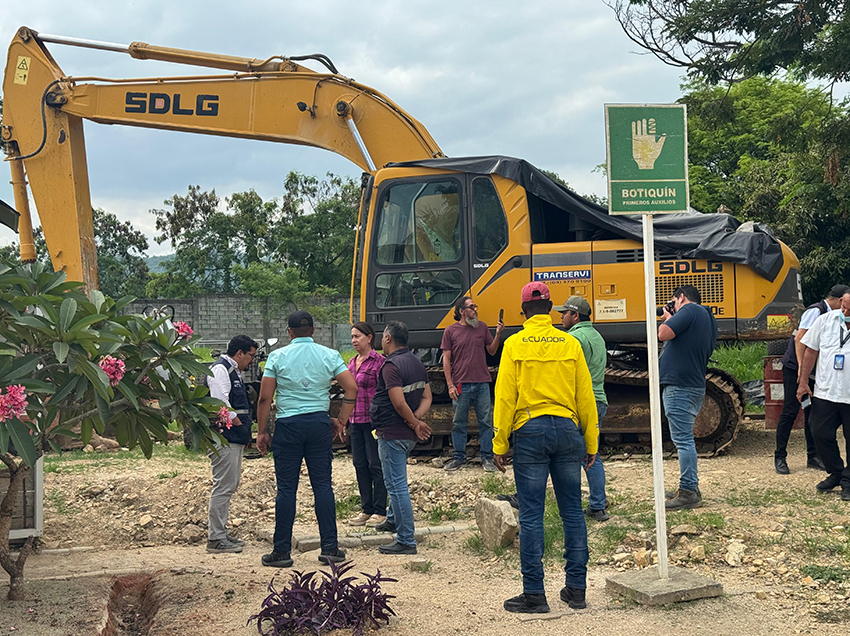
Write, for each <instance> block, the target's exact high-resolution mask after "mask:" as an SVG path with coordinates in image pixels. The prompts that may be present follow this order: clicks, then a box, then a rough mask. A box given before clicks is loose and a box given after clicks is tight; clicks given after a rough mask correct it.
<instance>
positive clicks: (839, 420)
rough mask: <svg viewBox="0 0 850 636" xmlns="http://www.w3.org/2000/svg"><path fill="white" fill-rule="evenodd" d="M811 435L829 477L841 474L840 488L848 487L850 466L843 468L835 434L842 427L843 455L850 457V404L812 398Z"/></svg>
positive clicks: (849, 484) (849, 485) (849, 483)
mask: <svg viewBox="0 0 850 636" xmlns="http://www.w3.org/2000/svg"><path fill="white" fill-rule="evenodd" d="M811 410H812V435H814V438H815V444H816V445H817V449H818V455H820V458H821V459H822V460H823V465H824V466H826V472H828V473H829V474H830V475H832V474H834V473H841V486H842V487H845V486H847V487H850V465H847V466H845V464H844V462H843V461H842V459H841V451H840V450H839V449H838V440H837V437H836V434H837V433H838V427H839V426H842V427H844V454H845V455H846V456H847V457H850V404H842V403H839V402H830V401H829V400H821V399H820V398H816V397H813V398H812V409H811Z"/></svg>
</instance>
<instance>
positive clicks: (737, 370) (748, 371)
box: [711, 342, 767, 382]
mask: <svg viewBox="0 0 850 636" xmlns="http://www.w3.org/2000/svg"><path fill="white" fill-rule="evenodd" d="M766 355H767V343H766V342H753V343H747V344H744V343H741V342H731V343H720V344H718V345H717V348H716V349H715V350H714V353H712V354H711V360H712V362H713V363H715V366H717V367H719V368H721V369H723V370H724V371H726V372H727V373H731V374H732V375H733V376H735V377H736V378H737V379H738V380H739V381H740V382H748V381H750V380H761V379H763V378H764V366H763V365H764V361H763V358H764V357H765V356H766Z"/></svg>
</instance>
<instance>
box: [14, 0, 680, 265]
mask: <svg viewBox="0 0 850 636" xmlns="http://www.w3.org/2000/svg"><path fill="white" fill-rule="evenodd" d="M19 26H28V27H30V28H32V29H35V30H36V31H40V32H42V33H49V34H54V35H66V36H73V37H78V38H87V39H93V40H102V41H107V42H117V43H122V44H129V43H130V42H132V41H144V42H149V43H151V44H158V45H162V46H170V47H177V48H187V49H195V50H201V51H209V52H215V53H226V54H231V55H240V56H245V57H256V58H263V59H264V58H266V57H269V56H271V55H274V54H282V55H301V54H306V53H317V52H318V53H324V54H325V55H328V56H329V57H330V58H331V59H332V60H333V62H334V63H335V64H336V66H337V68H338V69H339V72H340V73H342V74H343V75H346V76H348V77H353V78H354V79H356V80H357V81H358V82H362V83H364V84H366V85H368V86H371V87H373V88H375V89H377V90H378V91H380V92H382V93H384V94H386V95H388V96H389V97H390V98H391V99H393V100H394V101H395V102H396V103H398V104H399V105H401V107H402V108H404V109H406V110H407V111H408V112H410V113H411V114H412V115H413V116H414V117H416V118H417V119H418V120H419V121H420V122H422V123H423V124H424V125H425V126H426V127H427V128H428V130H429V131H430V133H431V135H432V136H433V137H434V139H435V140H436V141H437V143H438V144H439V145H440V147H441V148H442V150H443V151H444V152H445V153H446V154H447V155H449V156H469V155H486V154H503V155H511V156H515V157H521V158H523V159H527V160H528V161H530V162H531V163H533V164H535V165H536V166H538V167H540V168H545V169H548V170H554V171H555V172H557V173H558V174H560V175H561V176H562V177H563V178H564V179H565V180H567V181H568V182H569V183H570V184H571V185H572V186H573V188H575V189H576V190H577V191H579V192H582V193H587V192H595V193H599V194H604V192H605V189H606V187H605V179H604V177H603V176H602V175H601V174H600V173H596V174H594V173H593V172H592V171H593V169H594V167H595V166H596V165H597V164H600V163H602V162H604V161H605V145H604V144H605V135H604V129H603V104H604V103H606V102H615V103H631V102H634V103H665V102H671V101H674V100H675V99H677V98H678V97H679V95H680V90H679V84H680V72H679V70H678V69H674V68H670V67H668V66H665V65H664V64H662V63H661V62H660V61H658V60H657V59H656V58H654V57H652V56H648V55H637V54H636V53H635V52H636V48H637V47H636V46H635V45H633V44H632V43H631V42H630V41H629V40H628V39H627V38H626V36H625V35H624V34H623V32H622V30H621V29H620V27H619V25H618V24H617V21H616V20H615V18H614V14H613V12H612V11H611V10H610V9H609V8H608V7H607V6H605V5H604V4H603V3H602V1H601V0H536V1H535V2H516V1H515V0H512V1H507V0H489V1H487V2H483V1H478V0H467V1H465V2H458V1H454V2H443V1H440V0H432V1H430V2H423V1H421V0H404V1H394V0H383V1H378V0H368V1H365V2H359V3H353V2H350V1H337V0H311V1H309V2H287V1H286V0H283V1H281V0H276V1H275V2H268V1H266V0H253V1H252V2H247V3H241V2H238V3H237V2H219V1H217V0H205V1H203V2H199V1H197V0H182V1H180V2H174V1H173V0H172V1H169V2H164V1H161V0H149V1H146V2H141V1H140V2H124V1H122V0H114V1H112V2H109V1H106V0H100V1H96V0H75V1H74V2H71V3H69V2H65V1H63V2H60V1H58V0H29V1H27V2H12V1H6V2H0V42H2V43H4V44H3V46H6V44H5V43H6V42H11V40H12V38H13V36H14V34H15V31H16V30H17V28H18V27H19ZM48 47H49V49H50V51H51V52H52V54H53V56H54V58H55V59H56V60H57V62H58V63H59V65H60V66H61V67H62V69H63V70H64V71H65V73H67V74H69V75H72V76H73V75H78V76H82V75H98V76H105V77H114V78H118V77H127V78H130V77H150V76H152V75H162V76H169V75H181V74H185V73H186V69H187V67H182V66H177V65H173V64H166V63H161V62H150V61H142V60H134V59H132V58H131V57H129V55H126V54H120V53H109V52H103V51H89V50H85V49H79V48H75V47H68V46H61V45H57V44H50V45H48ZM317 70H318V69H317ZM206 72H207V71H206V70H205V69H201V70H198V69H195V70H193V71H192V73H195V74H197V73H206ZM210 72H215V71H213V70H212V69H210ZM85 134H86V147H87V153H88V165H89V178H90V184H91V195H92V203H93V205H94V206H95V207H102V208H104V209H106V210H108V211H111V212H114V213H115V214H117V215H118V216H119V218H121V219H122V220H129V221H132V222H133V224H134V225H135V226H136V227H137V228H139V229H140V230H142V231H144V232H145V233H146V234H147V235H148V236H149V237H150V236H152V235H153V233H154V218H153V215H151V214H150V213H149V210H150V209H151V208H155V207H163V200H164V199H166V198H168V197H170V196H171V195H173V194H175V193H177V194H185V192H186V190H187V187H188V185H189V184H197V185H200V186H201V187H202V188H204V189H211V188H215V190H216V193H217V194H219V195H220V196H227V195H229V194H231V193H233V192H237V191H242V190H247V189H249V188H254V189H255V190H256V191H257V192H258V193H259V194H260V196H262V197H263V198H264V199H266V198H272V197H276V196H278V195H279V194H280V192H281V188H282V182H283V177H284V175H285V174H286V173H287V172H289V171H290V170H298V171H300V172H304V173H307V174H316V175H323V174H325V173H326V172H328V171H330V172H334V173H337V174H346V175H350V176H353V177H357V176H359V173H360V171H359V169H358V168H357V167H356V166H354V165H353V164H351V163H349V162H348V161H347V160H345V159H343V158H341V157H338V156H337V155H335V154H333V153H330V152H327V151H324V150H318V149H313V148H303V147H298V146H289V145H286V144H272V143H268V142H259V141H249V140H239V139H227V138H219V137H207V136H203V135H191V134H187V133H175V132H167V131H157V130H151V129H144V128H130V127H121V126H103V125H99V124H94V123H87V124H86V128H85ZM0 170H3V171H6V173H5V175H8V167H7V166H6V165H5V164H4V165H3V166H2V167H0ZM5 175H0V199H3V200H4V201H6V202H8V203H10V204H12V203H13V196H12V191H11V186H10V185H9V184H8V178H7V176H5ZM13 240H16V236H15V235H14V234H13V233H12V232H11V231H10V230H8V229H7V228H5V227H0V242H2V243H9V242H11V241H13ZM170 251H171V249H170V246H169V245H168V244H163V245H157V244H156V243H153V242H151V249H150V253H151V254H162V253H167V252H170Z"/></svg>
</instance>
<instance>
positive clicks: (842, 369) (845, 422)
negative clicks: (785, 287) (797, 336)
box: [797, 293, 850, 501]
mask: <svg viewBox="0 0 850 636" xmlns="http://www.w3.org/2000/svg"><path fill="white" fill-rule="evenodd" d="M802 343H803V344H804V345H805V347H806V350H805V353H804V356H803V359H802V361H801V363H800V381H799V386H798V388H797V398H798V399H799V400H801V402H802V401H803V397H804V396H806V395H809V394H810V393H811V391H810V389H809V381H808V378H809V374H810V373H811V371H812V369H813V368H814V367H815V364H817V370H816V372H815V391H814V397H812V398H811V400H812V406H811V409H812V413H811V416H810V422H811V429H812V435H813V436H814V439H815V445H816V446H817V450H818V455H820V458H821V459H822V460H823V463H824V466H825V467H826V471H827V472H828V473H829V476H828V477H827V478H826V479H824V480H823V481H822V482H820V483H819V484H817V486H816V487H817V489H818V490H819V491H821V492H826V491H828V490H832V489H833V488H835V487H836V486H839V485H840V486H841V499H842V500H844V501H850V466H845V464H844V461H843V460H842V459H841V452H840V450H839V449H838V441H837V439H836V434H837V432H838V427H839V426H843V427H844V439H845V446H846V448H845V454H847V455H848V457H850V366H848V365H847V363H848V362H850V356H848V354H850V293H848V294H845V295H844V296H842V298H841V308H840V309H835V310H833V311H830V312H828V313H825V314H823V315H822V316H820V317H819V318H818V319H817V320H815V322H814V323H813V324H812V326H811V327H810V328H809V330H808V331H807V332H806V335H805V336H803V339H802ZM844 347H847V348H846V349H845V348H844ZM804 406H805V404H804Z"/></svg>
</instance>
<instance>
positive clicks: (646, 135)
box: [632, 119, 667, 170]
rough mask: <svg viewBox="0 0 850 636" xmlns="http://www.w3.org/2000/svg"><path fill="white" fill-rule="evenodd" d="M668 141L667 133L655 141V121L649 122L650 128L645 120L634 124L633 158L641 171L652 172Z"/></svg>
mask: <svg viewBox="0 0 850 636" xmlns="http://www.w3.org/2000/svg"><path fill="white" fill-rule="evenodd" d="M666 139H667V133H664V134H663V135H661V138H660V139H658V140H656V139H655V120H654V119H650V120H649V126H647V123H646V120H645V119H641V120H638V121H633V122H632V157H634V160H635V161H636V162H637V165H638V168H639V169H640V170H652V169H653V168H654V167H655V160H656V159H658V155H660V154H661V149H662V148H663V147H664V141H665V140H666Z"/></svg>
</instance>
